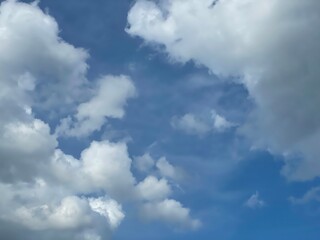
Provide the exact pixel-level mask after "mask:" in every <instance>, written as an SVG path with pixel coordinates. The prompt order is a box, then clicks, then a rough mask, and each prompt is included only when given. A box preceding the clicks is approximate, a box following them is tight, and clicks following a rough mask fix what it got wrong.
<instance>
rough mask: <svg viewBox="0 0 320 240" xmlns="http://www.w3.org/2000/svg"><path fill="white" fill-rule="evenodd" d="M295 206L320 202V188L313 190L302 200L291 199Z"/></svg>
mask: <svg viewBox="0 0 320 240" xmlns="http://www.w3.org/2000/svg"><path fill="white" fill-rule="evenodd" d="M289 200H290V201H291V203H293V204H307V203H310V202H313V201H317V202H320V187H314V188H311V189H310V190H309V191H308V192H306V193H305V194H304V195H303V196H302V197H301V198H295V197H290V198H289Z"/></svg>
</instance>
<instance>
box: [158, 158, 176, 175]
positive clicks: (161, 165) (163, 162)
mask: <svg viewBox="0 0 320 240" xmlns="http://www.w3.org/2000/svg"><path fill="white" fill-rule="evenodd" d="M156 166H157V168H158V170H159V172H160V174H161V175H162V176H164V177H168V178H171V179H176V178H178V177H179V176H178V175H179V173H178V172H177V170H176V169H175V167H174V166H172V165H171V164H170V163H169V162H168V161H167V159H166V158H165V157H162V158H160V159H159V160H158V161H157V163H156Z"/></svg>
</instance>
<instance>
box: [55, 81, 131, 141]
mask: <svg viewBox="0 0 320 240" xmlns="http://www.w3.org/2000/svg"><path fill="white" fill-rule="evenodd" d="M135 95H136V90H135V87H134V84H133V82H132V81H131V79H130V78H129V77H128V76H104V77H102V78H101V79H100V80H99V81H98V86H97V88H96V89H95V90H94V93H93V96H92V98H91V99H90V100H89V101H88V102H84V103H81V104H80V105H79V106H78V108H77V113H76V114H75V116H74V117H73V118H74V119H75V121H73V120H72V117H68V118H65V119H63V120H62V121H61V125H60V126H59V127H58V128H57V133H58V134H59V135H67V136H76V137H81V136H86V135H89V134H90V133H92V132H94V131H97V130H100V129H101V127H102V126H103V124H104V123H105V121H106V118H107V117H109V118H122V117H123V116H124V114H125V112H124V106H125V105H126V102H127V100H128V99H129V98H132V97H134V96H135Z"/></svg>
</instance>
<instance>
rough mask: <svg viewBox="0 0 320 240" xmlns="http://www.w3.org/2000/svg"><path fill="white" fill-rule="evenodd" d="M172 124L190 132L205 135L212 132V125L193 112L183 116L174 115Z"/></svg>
mask: <svg viewBox="0 0 320 240" xmlns="http://www.w3.org/2000/svg"><path fill="white" fill-rule="evenodd" d="M171 126H172V127H173V128H175V129H178V130H182V131H185V132H186V133H188V134H196V135H203V134H206V133H208V132H210V126H209V125H208V124H207V123H205V122H203V121H202V120H201V119H199V118H197V117H196V116H195V115H194V114H191V113H187V114H185V115H184V116H182V117H173V118H172V120H171Z"/></svg>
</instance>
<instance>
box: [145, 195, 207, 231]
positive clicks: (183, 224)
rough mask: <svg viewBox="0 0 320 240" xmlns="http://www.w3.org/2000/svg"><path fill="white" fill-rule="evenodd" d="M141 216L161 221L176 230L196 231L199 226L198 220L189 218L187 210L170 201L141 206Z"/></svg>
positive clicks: (179, 204)
mask: <svg viewBox="0 0 320 240" xmlns="http://www.w3.org/2000/svg"><path fill="white" fill-rule="evenodd" d="M141 214H142V215H143V217H144V218H146V219H150V220H161V221H164V222H167V223H171V224H174V225H176V226H177V227H178V228H187V229H197V228H199V227H200V226H201V222H200V221H199V220H197V219H192V218H191V217H190V213H189V209H187V208H184V207H183V206H182V205H181V203H179V202H177V201H175V200H172V199H165V200H163V201H159V202H153V203H146V204H144V205H143V206H142V209H141Z"/></svg>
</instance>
